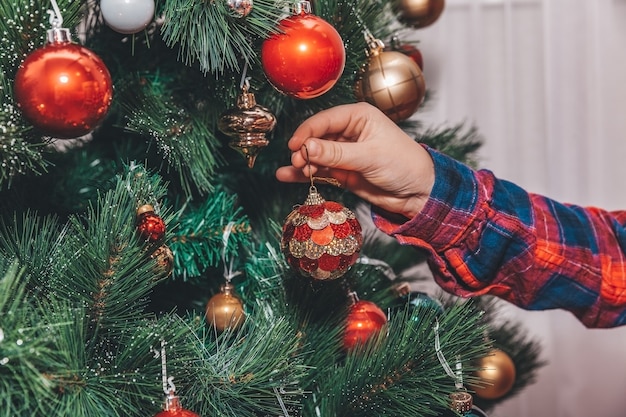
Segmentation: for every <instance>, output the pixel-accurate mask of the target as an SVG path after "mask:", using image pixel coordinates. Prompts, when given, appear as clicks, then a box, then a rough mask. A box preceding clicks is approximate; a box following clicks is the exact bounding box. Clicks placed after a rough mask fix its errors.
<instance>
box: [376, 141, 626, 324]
mask: <svg viewBox="0 0 626 417" xmlns="http://www.w3.org/2000/svg"><path fill="white" fill-rule="evenodd" d="M427 149H428V151H429V152H430V153H431V155H432V157H433V160H434V163H435V174H436V180H435V185H434V188H433V190H432V193H431V196H430V199H429V200H428V202H427V203H426V205H425V207H424V209H423V210H422V212H421V213H420V214H418V215H417V216H416V217H415V218H413V219H410V220H406V219H403V220H401V221H399V220H397V219H394V218H393V216H388V215H385V214H381V213H380V212H377V211H376V208H374V209H373V211H372V215H373V219H374V223H375V224H376V226H377V227H378V228H379V229H381V230H382V231H384V232H385V233H387V234H389V235H392V236H394V237H395V238H396V239H397V240H398V241H399V242H400V243H402V244H407V245H413V246H416V247H420V248H423V249H426V251H427V252H428V253H429V258H428V262H429V264H430V267H431V269H432V271H433V274H434V277H435V280H436V281H437V283H438V284H439V285H440V286H441V287H442V288H443V289H444V290H446V291H448V292H450V293H453V294H455V295H458V296H461V297H472V296H478V295H484V294H492V295H496V296H498V297H500V298H503V299H505V300H507V301H509V302H512V303H514V304H516V305H518V306H520V307H521V308H524V309H527V310H547V309H556V308H558V309H564V310H568V311H570V312H572V313H573V314H574V315H575V316H576V317H577V318H578V319H579V320H580V321H581V322H582V323H583V324H584V325H585V326H587V327H597V328H601V327H614V326H619V325H623V324H626V228H625V225H626V211H616V212H609V211H606V210H602V209H598V208H593V207H580V206H576V205H571V204H563V203H559V202H557V201H554V200H551V199H549V198H546V197H545V196H541V195H537V194H531V193H528V192H526V191H524V190H523V189H522V188H520V187H519V186H517V185H515V184H513V183H511V182H508V181H505V180H502V179H498V178H496V177H495V176H494V175H493V173H491V172H490V171H487V170H479V171H474V170H472V169H471V168H469V167H468V166H466V165H463V164H462V163H460V162H458V161H455V160H453V159H451V158H449V157H447V156H445V155H443V154H441V153H439V152H437V151H435V150H433V149H429V148H427Z"/></svg>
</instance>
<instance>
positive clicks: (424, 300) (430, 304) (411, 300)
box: [402, 291, 444, 315]
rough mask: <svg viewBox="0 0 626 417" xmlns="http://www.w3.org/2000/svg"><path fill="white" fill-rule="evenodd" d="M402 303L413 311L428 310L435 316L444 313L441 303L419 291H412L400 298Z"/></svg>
mask: <svg viewBox="0 0 626 417" xmlns="http://www.w3.org/2000/svg"><path fill="white" fill-rule="evenodd" d="M402 301H403V302H405V303H406V304H408V305H409V306H411V307H412V308H414V309H428V310H432V311H434V312H435V313H436V314H437V315H441V314H443V312H444V308H443V304H442V303H441V301H439V300H437V299H436V298H433V297H431V296H429V295H428V294H426V293H423V292H420V291H413V292H411V293H409V294H407V295H406V296H404V297H402Z"/></svg>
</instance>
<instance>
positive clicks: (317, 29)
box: [261, 1, 346, 99]
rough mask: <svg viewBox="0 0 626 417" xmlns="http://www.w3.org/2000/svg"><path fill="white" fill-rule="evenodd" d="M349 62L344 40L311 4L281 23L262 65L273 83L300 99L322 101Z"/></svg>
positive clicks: (265, 46)
mask: <svg viewBox="0 0 626 417" xmlns="http://www.w3.org/2000/svg"><path fill="white" fill-rule="evenodd" d="M345 62H346V51H345V48H344V44H343V40H342V39H341V36H340V35H339V33H338V32H337V30H336V29H335V28H334V27H333V26H332V25H331V24H330V23H328V22H326V21H325V20H324V19H322V18H320V17H317V16H314V15H312V14H311V5H310V3H309V2H308V1H301V2H299V3H298V4H297V5H296V10H295V14H293V15H291V16H289V17H287V18H285V19H283V20H281V21H280V22H279V25H278V28H277V30H276V33H274V34H272V35H271V36H270V37H269V38H267V39H266V40H265V41H264V42H263V45H262V47H261V63H262V65H263V71H264V72H265V75H266V77H267V79H268V80H269V82H270V83H271V84H272V85H273V86H274V88H276V89H277V90H278V91H280V92H281V93H283V94H285V95H287V96H290V97H295V98H299V99H311V98H315V97H319V96H321V95H322V94H324V93H326V92H327V91H328V90H330V89H331V88H332V87H333V86H334V85H335V83H336V82H337V80H339V78H340V77H341V74H342V72H343V68H344V66H345Z"/></svg>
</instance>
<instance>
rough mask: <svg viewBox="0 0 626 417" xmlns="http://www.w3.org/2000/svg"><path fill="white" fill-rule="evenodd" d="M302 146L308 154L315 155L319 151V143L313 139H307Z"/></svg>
mask: <svg viewBox="0 0 626 417" xmlns="http://www.w3.org/2000/svg"><path fill="white" fill-rule="evenodd" d="M304 146H305V147H306V152H307V153H308V155H309V156H317V155H318V154H319V152H320V145H319V144H318V143H317V142H316V141H314V140H309V141H307V142H306V143H305V144H304Z"/></svg>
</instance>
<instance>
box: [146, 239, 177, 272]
mask: <svg viewBox="0 0 626 417" xmlns="http://www.w3.org/2000/svg"><path fill="white" fill-rule="evenodd" d="M151 257H152V258H153V259H155V260H156V272H157V274H158V275H159V276H164V277H169V276H170V275H172V272H173V271H174V253H173V252H172V250H171V249H170V248H169V246H167V245H161V246H160V247H159V248H158V249H157V250H155V251H154V253H153V254H152V255H151Z"/></svg>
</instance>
